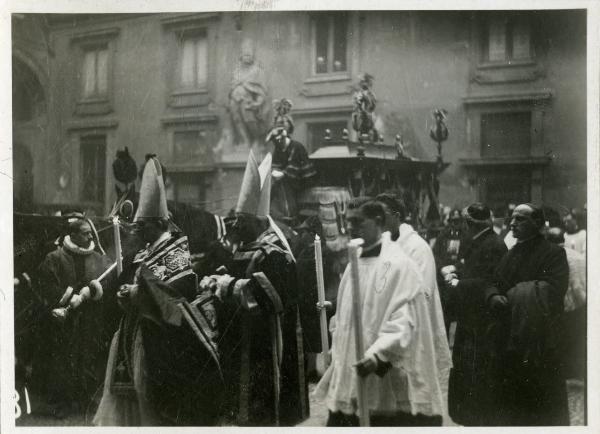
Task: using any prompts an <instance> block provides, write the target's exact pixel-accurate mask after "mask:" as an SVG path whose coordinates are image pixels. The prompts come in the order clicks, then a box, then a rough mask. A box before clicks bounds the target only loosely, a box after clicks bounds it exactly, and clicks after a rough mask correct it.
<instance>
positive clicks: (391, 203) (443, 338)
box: [376, 193, 452, 421]
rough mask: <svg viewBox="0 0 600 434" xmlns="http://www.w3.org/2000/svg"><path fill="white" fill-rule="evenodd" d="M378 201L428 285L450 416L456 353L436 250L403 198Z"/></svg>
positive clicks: (383, 197) (438, 364)
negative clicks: (415, 225)
mask: <svg viewBox="0 0 600 434" xmlns="http://www.w3.org/2000/svg"><path fill="white" fill-rule="evenodd" d="M376 199H377V201H379V202H381V203H383V204H384V205H385V208H386V210H385V211H386V212H385V229H386V230H388V231H389V232H390V234H391V238H392V241H396V242H397V243H398V245H399V246H400V248H401V249H402V250H403V251H404V253H406V254H407V255H408V257H409V258H411V259H412V260H413V261H415V262H416V264H417V265H418V267H419V271H420V272H421V277H422V278H423V283H424V284H425V288H426V293H425V297H426V298H427V305H428V308H429V321H430V322H431V330H432V333H433V339H434V341H433V342H434V349H435V361H436V369H437V375H438V380H439V383H440V387H441V388H442V391H443V392H444V400H443V402H444V417H445V419H446V421H449V419H448V416H447V414H448V408H447V407H448V406H447V403H448V400H447V394H448V393H447V391H448V377H449V375H450V368H451V367H452V355H451V354H450V348H449V347H448V338H447V335H446V327H445V326H444V313H443V310H442V302H441V300H440V293H439V289H438V284H437V278H436V272H437V271H436V270H437V268H436V266H435V259H434V256H433V252H432V251H431V247H429V244H428V243H427V241H425V240H424V239H423V238H422V237H421V236H420V235H419V234H418V233H417V231H415V230H414V229H413V227H412V226H411V225H409V224H408V223H405V220H406V215H407V211H406V206H405V205H404V203H403V202H402V201H401V200H398V199H397V198H396V196H394V195H393V194H391V193H382V194H380V195H378V196H377V198H376Z"/></svg>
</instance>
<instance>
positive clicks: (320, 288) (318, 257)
mask: <svg viewBox="0 0 600 434" xmlns="http://www.w3.org/2000/svg"><path fill="white" fill-rule="evenodd" d="M315 265H316V268H317V292H318V294H319V304H320V305H321V313H320V324H321V349H322V351H323V352H322V354H323V361H324V363H325V369H327V367H328V366H329V364H330V363H331V358H330V354H329V336H328V334H327V312H326V311H325V307H324V303H325V281H324V279H323V252H322V250H321V238H320V237H319V236H318V235H317V234H315Z"/></svg>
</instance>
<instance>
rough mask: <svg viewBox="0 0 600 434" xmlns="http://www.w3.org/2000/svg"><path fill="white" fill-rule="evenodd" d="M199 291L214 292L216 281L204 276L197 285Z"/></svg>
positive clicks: (211, 277)
mask: <svg viewBox="0 0 600 434" xmlns="http://www.w3.org/2000/svg"><path fill="white" fill-rule="evenodd" d="M198 288H200V291H210V292H215V290H216V289H217V281H216V280H215V279H213V276H204V277H203V278H202V280H201V281H200V283H199V284H198Z"/></svg>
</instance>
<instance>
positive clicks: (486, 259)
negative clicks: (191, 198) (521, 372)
mask: <svg viewBox="0 0 600 434" xmlns="http://www.w3.org/2000/svg"><path fill="white" fill-rule="evenodd" d="M463 218H464V220H465V222H466V228H467V229H466V234H465V237H464V243H463V246H462V247H461V252H460V260H459V261H458V263H457V265H456V266H454V265H450V266H446V267H443V268H442V275H443V276H444V279H445V286H446V292H447V294H448V307H449V309H450V310H451V314H452V316H453V317H454V318H456V334H455V338H454V348H453V351H452V361H453V368H452V370H451V371H450V382H449V390H448V407H449V413H450V417H451V418H452V420H454V422H456V423H459V424H461V425H465V426H482V425H491V424H493V417H492V416H493V413H494V412H495V409H494V408H493V406H492V403H491V399H492V396H493V393H494V392H495V390H494V389H493V388H491V387H490V383H489V377H488V375H487V374H488V372H487V371H486V369H487V359H486V357H487V355H488V351H487V349H488V347H487V345H488V337H487V335H486V330H487V328H488V326H489V323H490V321H489V317H488V313H487V311H486V308H485V303H484V297H485V290H486V288H487V286H488V285H489V284H490V282H491V281H492V278H493V275H494V269H495V267H496V265H497V264H498V262H499V261H500V259H501V258H502V256H503V255H504V254H505V253H506V251H507V249H506V245H505V244H504V242H503V241H502V239H501V238H500V237H499V236H498V235H496V233H495V232H494V231H493V229H492V221H491V212H490V209H489V208H488V207H487V206H485V205H483V204H481V203H474V204H471V205H469V206H468V207H466V208H465V209H464V211H463Z"/></svg>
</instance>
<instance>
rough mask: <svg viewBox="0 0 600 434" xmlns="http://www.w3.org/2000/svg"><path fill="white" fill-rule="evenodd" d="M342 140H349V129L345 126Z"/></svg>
mask: <svg viewBox="0 0 600 434" xmlns="http://www.w3.org/2000/svg"><path fill="white" fill-rule="evenodd" d="M342 140H348V129H347V128H344V129H343V130H342Z"/></svg>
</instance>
